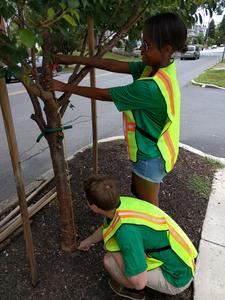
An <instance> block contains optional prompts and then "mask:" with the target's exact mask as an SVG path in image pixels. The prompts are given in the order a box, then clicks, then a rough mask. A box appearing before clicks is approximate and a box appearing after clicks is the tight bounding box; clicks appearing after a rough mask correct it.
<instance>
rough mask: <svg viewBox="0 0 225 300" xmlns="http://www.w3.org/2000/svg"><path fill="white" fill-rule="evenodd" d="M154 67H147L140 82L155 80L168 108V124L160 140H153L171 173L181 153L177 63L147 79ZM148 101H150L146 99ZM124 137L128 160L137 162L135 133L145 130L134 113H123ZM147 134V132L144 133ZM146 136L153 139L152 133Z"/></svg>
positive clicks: (167, 169)
mask: <svg viewBox="0 0 225 300" xmlns="http://www.w3.org/2000/svg"><path fill="white" fill-rule="evenodd" d="M151 70H152V67H150V66H146V67H145V69H144V71H143V73H142V75H141V77H140V79H138V80H154V81H155V82H156V84H157V86H158V87H159V89H160V91H161V93H162V95H163V97H164V99H165V101H166V106H167V116H168V119H167V122H166V124H165V126H164V128H163V130H162V132H161V134H160V136H159V138H158V140H156V139H152V140H153V141H155V142H156V144H157V146H158V148H159V151H160V153H161V155H162V157H163V159H164V161H165V169H166V172H167V173H168V172H170V171H171V170H172V169H173V167H174V165H175V163H176V160H177V157H178V152H179V135H180V134H179V131H180V130H179V129H180V90H179V86H178V82H177V77H176V66H175V63H174V62H173V63H171V64H170V65H169V66H167V67H165V68H160V69H159V70H158V71H157V73H156V74H155V75H154V76H152V77H147V76H149V74H150V73H151ZM146 101H148V100H147V99H146ZM123 127H124V135H125V139H126V142H127V146H128V158H129V159H130V160H131V161H133V162H136V161H137V151H138V146H137V142H136V137H135V131H136V130H139V132H140V133H143V132H144V129H143V128H141V129H139V128H138V127H137V125H136V122H135V119H134V116H133V112H132V111H125V112H124V113H123ZM144 133H145V132H144ZM144 135H145V136H146V135H147V136H149V138H150V139H151V133H150V132H149V133H148V132H146V133H145V134H144Z"/></svg>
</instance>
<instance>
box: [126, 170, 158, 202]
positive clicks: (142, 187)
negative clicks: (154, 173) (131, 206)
mask: <svg viewBox="0 0 225 300" xmlns="http://www.w3.org/2000/svg"><path fill="white" fill-rule="evenodd" d="M159 188H160V184H159V183H154V182H150V181H148V180H145V179H143V178H141V177H139V176H137V175H136V174H134V173H132V182H131V191H132V193H133V194H134V195H135V197H137V198H139V199H142V200H145V201H148V202H150V203H152V204H154V205H156V206H159V198H158V195H159Z"/></svg>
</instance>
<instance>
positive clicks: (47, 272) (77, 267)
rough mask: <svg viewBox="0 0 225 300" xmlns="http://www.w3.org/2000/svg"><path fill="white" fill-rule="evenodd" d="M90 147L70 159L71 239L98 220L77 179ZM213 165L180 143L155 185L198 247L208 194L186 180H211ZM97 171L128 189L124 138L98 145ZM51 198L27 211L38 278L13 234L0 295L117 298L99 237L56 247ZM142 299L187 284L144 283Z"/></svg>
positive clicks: (85, 172) (0, 270)
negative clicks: (157, 287) (83, 247)
mask: <svg viewBox="0 0 225 300" xmlns="http://www.w3.org/2000/svg"><path fill="white" fill-rule="evenodd" d="M91 164H92V153H91V149H87V150H85V151H84V152H81V153H79V154H77V155H76V156H75V157H74V159H73V160H72V161H71V162H70V166H69V167H70V172H71V173H72V180H71V186H72V192H73V198H74V199H75V200H74V207H75V222H76V228H77V240H78V242H80V241H81V240H82V239H84V238H85V237H87V236H88V235H89V234H90V233H92V232H93V231H94V230H95V229H96V228H97V227H98V226H99V225H100V224H101V222H102V217H100V216H96V215H94V214H93V213H92V212H91V211H90V210H89V209H88V207H87V205H86V200H85V199H84V195H83V191H82V182H83V180H84V179H85V178H87V177H88V176H89V175H90V174H91V173H92V170H91ZM214 172H215V169H214V168H213V167H212V165H210V164H209V163H208V162H207V161H206V160H205V159H204V158H202V157H200V156H198V155H196V154H193V153H191V152H189V151H187V150H184V149H181V150H180V155H179V160H178V162H177V164H176V167H175V168H174V170H173V171H172V172H171V173H170V174H169V175H167V176H166V178H165V179H164V182H163V183H162V185H161V191H160V207H161V208H162V209H163V210H165V211H166V212H167V213H168V214H169V215H171V216H172V217H173V218H174V219H175V220H176V221H177V222H178V224H179V225H180V226H181V227H182V228H183V229H184V231H186V233H187V234H188V235H189V237H190V238H191V240H192V241H193V243H194V245H195V246H196V247H197V248H198V246H199V241H200V237H201V229H202V224H203V221H204V217H205V213H206V208H207V204H208V197H203V196H201V195H200V194H199V193H198V191H197V190H196V191H194V190H191V189H190V188H188V184H187V182H188V181H189V178H191V177H192V176H193V174H198V175H199V176H202V177H204V178H205V180H209V181H210V183H211V182H212V179H213V176H214ZM99 173H104V174H108V175H111V176H112V177H113V178H115V179H116V180H117V181H118V183H119V186H120V189H121V194H122V195H132V194H131V193H130V179H131V177H130V175H131V171H130V164H129V162H128V160H127V153H126V147H125V144H124V141H113V142H107V143H101V144H100V145H99ZM58 215H59V212H58V207H57V201H54V202H52V203H50V204H49V205H48V206H46V207H45V208H44V209H43V210H42V211H41V212H39V213H38V214H37V215H36V216H34V217H33V223H32V234H33V241H34V246H35V254H36V261H37V264H38V275H39V283H38V285H37V286H36V287H35V288H32V286H31V280H30V268H29V266H28V264H27V260H26V257H25V244H24V239H23V236H22V235H20V236H18V237H17V238H14V239H13V240H12V242H11V244H10V245H9V246H8V247H7V248H5V249H4V250H3V251H2V252H1V256H0V282H1V283H0V298H1V299H2V300H4V299H7V300H8V299H10V300H11V299H26V300H27V299H37V300H41V299H48V300H51V299H54V300H56V299H63V300H66V299H75V300H78V299H80V300H81V299H85V300H89V299H90V300H101V299H121V298H120V297H119V296H117V295H115V294H114V293H113V292H112V291H111V290H110V289H109V287H108V283H107V282H108V278H109V276H108V274H107V273H106V271H105V270H104V268H103V263H102V258H103V255H104V250H103V247H102V243H99V244H98V245H95V246H93V247H92V248H91V249H90V250H89V251H88V252H80V251H75V252H74V253H64V252H63V251H62V250H61V249H60V230H59V225H58ZM146 299H147V300H148V299H151V300H160V299H163V300H166V299H186V300H192V299H193V286H191V287H190V288H189V289H188V290H187V291H185V292H183V293H182V294H180V295H177V296H168V295H165V294H161V293H158V292H156V291H153V290H150V289H148V290H147V292H146Z"/></svg>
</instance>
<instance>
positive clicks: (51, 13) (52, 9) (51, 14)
mask: <svg viewBox="0 0 225 300" xmlns="http://www.w3.org/2000/svg"><path fill="white" fill-rule="evenodd" d="M47 14H48V17H49V19H53V18H54V16H55V10H54V8H53V7H50V8H49V9H48V11H47Z"/></svg>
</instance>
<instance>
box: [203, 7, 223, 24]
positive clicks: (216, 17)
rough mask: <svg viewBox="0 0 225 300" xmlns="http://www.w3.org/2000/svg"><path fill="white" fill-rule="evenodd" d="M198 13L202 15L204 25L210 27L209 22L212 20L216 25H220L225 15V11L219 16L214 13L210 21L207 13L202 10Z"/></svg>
mask: <svg viewBox="0 0 225 300" xmlns="http://www.w3.org/2000/svg"><path fill="white" fill-rule="evenodd" d="M198 12H199V13H200V14H201V15H202V19H203V25H206V26H207V27H208V25H209V22H210V21H211V20H212V19H213V20H214V22H215V24H216V25H218V24H219V23H220V22H221V21H222V19H223V15H224V14H225V9H224V11H223V14H222V15H217V14H215V13H213V16H212V19H210V16H209V14H208V16H206V14H205V11H203V10H202V9H199V10H198Z"/></svg>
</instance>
